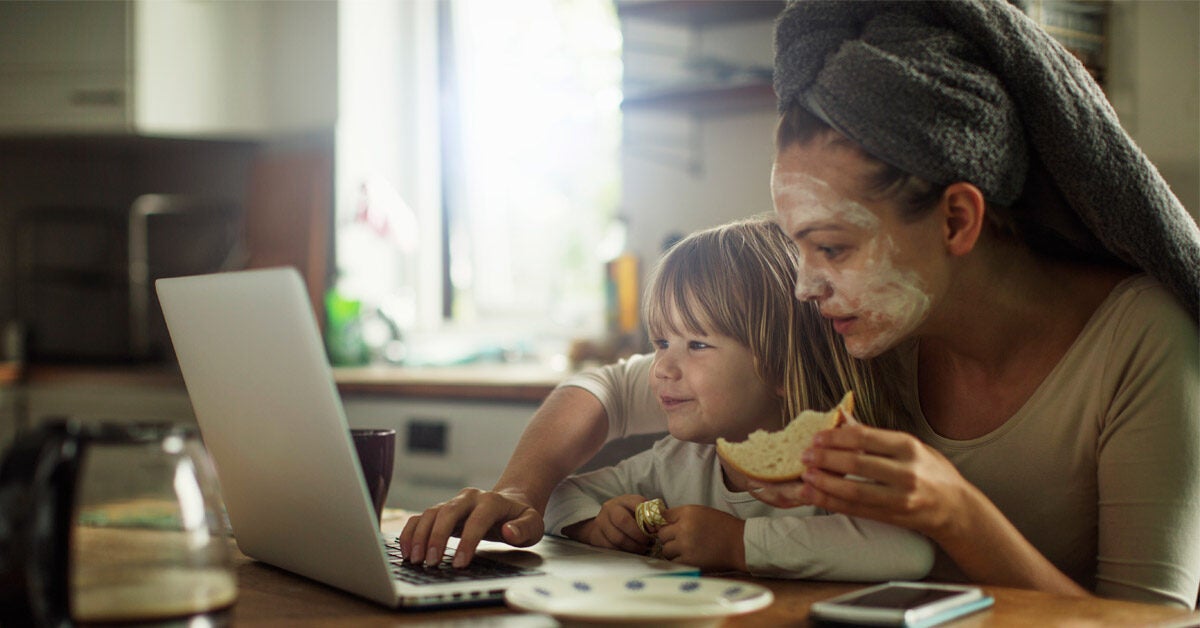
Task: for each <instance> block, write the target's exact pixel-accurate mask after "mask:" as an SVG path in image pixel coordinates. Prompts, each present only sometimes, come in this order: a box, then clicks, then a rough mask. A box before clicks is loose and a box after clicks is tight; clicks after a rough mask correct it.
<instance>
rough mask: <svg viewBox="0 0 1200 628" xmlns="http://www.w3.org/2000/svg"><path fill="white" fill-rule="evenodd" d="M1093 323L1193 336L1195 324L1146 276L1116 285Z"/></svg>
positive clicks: (1175, 302)
mask: <svg viewBox="0 0 1200 628" xmlns="http://www.w3.org/2000/svg"><path fill="white" fill-rule="evenodd" d="M1093 321H1094V322H1095V323H1098V324H1101V325H1106V326H1111V327H1114V328H1115V330H1116V331H1120V330H1125V331H1126V332H1129V331H1133V332H1138V331H1145V330H1152V331H1155V332H1157V333H1165V334H1168V335H1180V336H1183V337H1188V336H1190V337H1195V336H1196V323H1195V322H1194V321H1193V320H1192V317H1191V316H1189V315H1188V313H1187V311H1186V310H1185V309H1184V308H1183V305H1182V304H1181V303H1180V302H1179V300H1178V299H1176V298H1175V296H1174V295H1173V294H1172V293H1171V291H1170V290H1168V289H1167V288H1166V287H1165V286H1163V285H1162V284H1161V283H1159V282H1158V280H1156V279H1154V278H1153V277H1151V276H1149V275H1143V274H1139V275H1133V276H1130V277H1128V278H1126V279H1124V280H1123V281H1121V282H1120V283H1118V284H1117V285H1116V286H1115V287H1114V288H1113V289H1112V291H1111V292H1110V293H1109V295H1108V298H1107V299H1105V301H1104V302H1103V303H1102V304H1101V306H1100V308H1099V309H1098V310H1097V312H1096V314H1095V316H1094V317H1093Z"/></svg>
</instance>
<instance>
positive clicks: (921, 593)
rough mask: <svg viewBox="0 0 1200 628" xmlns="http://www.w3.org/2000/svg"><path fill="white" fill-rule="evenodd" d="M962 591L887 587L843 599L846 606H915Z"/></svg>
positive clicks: (901, 607) (900, 607)
mask: <svg viewBox="0 0 1200 628" xmlns="http://www.w3.org/2000/svg"><path fill="white" fill-rule="evenodd" d="M961 594H962V592H961V591H946V590H942V589H926V588H913V587H887V588H886V589H880V590H878V591H873V592H871V593H867V594H866V595H861V596H859V597H856V598H852V599H848V600H843V601H842V602H841V604H844V605H846V606H870V607H874V608H898V609H903V608H915V607H917V606H921V605H922V604H928V603H930V602H936V601H938V600H944V599H946V598H948V597H954V596H956V595H961Z"/></svg>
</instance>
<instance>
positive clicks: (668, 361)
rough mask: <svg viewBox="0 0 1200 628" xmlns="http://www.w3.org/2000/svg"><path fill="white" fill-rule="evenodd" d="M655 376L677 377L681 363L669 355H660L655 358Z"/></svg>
mask: <svg viewBox="0 0 1200 628" xmlns="http://www.w3.org/2000/svg"><path fill="white" fill-rule="evenodd" d="M654 376H655V377H657V378H658V379H675V378H677V377H679V365H678V364H677V363H676V362H675V360H673V359H672V358H670V357H669V356H659V357H658V358H656V359H655V360H654Z"/></svg>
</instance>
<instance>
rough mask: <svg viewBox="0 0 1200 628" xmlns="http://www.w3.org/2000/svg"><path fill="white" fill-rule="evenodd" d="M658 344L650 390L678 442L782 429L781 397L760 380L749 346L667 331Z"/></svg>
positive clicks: (742, 436) (708, 440)
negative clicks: (664, 413)
mask: <svg viewBox="0 0 1200 628" xmlns="http://www.w3.org/2000/svg"><path fill="white" fill-rule="evenodd" d="M675 322H678V321H675ZM654 346H655V351H654V364H653V366H652V368H651V369H650V386H651V388H652V389H653V391H654V395H655V397H656V398H657V399H658V403H659V405H660V406H662V409H663V410H664V411H665V412H666V414H667V427H668V429H669V430H670V431H671V435H672V436H674V437H675V438H678V439H680V440H685V441H690V442H693V443H715V442H716V440H717V437H718V436H722V437H724V438H726V439H729V440H743V439H745V438H746V436H747V435H749V434H750V432H753V431H754V430H756V429H769V430H775V429H779V428H780V427H781V421H780V417H781V415H780V404H781V398H780V396H779V395H778V394H777V393H776V392H775V391H774V390H772V389H771V387H770V386H768V385H767V384H766V383H764V382H763V381H762V380H761V379H760V378H759V377H758V373H757V372H755V370H754V356H753V355H752V354H751V353H750V349H749V348H747V347H746V346H745V345H742V344H741V343H739V342H738V341H736V340H734V339H733V338H730V337H728V336H722V335H719V334H710V335H704V334H689V333H686V332H683V335H680V334H679V333H677V332H665V335H662V336H659V337H656V338H654Z"/></svg>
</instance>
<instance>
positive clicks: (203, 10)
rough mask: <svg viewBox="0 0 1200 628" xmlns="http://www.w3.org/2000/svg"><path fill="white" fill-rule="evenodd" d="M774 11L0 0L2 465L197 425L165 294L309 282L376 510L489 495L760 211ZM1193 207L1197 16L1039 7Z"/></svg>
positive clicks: (1124, 3) (1198, 160)
mask: <svg viewBox="0 0 1200 628" xmlns="http://www.w3.org/2000/svg"><path fill="white" fill-rule="evenodd" d="M782 6H783V2H782V1H777V0H734V1H729V0H726V1H718V0H666V1H661V0H642V1H636V0H617V1H616V2H614V1H613V0H506V1H504V2H493V1H490V0H440V1H439V0H396V1H387V0H340V1H335V0H303V1H289V0H263V1H259V0H240V1H239V0H89V1H57V2H53V1H19V0H7V1H3V2H0V42H2V45H0V242H2V244H0V323H3V333H4V335H3V355H2V357H3V363H2V367H0V381H2V382H3V388H2V393H0V394H2V395H3V396H2V397H0V401H2V405H0V447H3V446H4V444H6V443H7V442H8V440H9V439H11V438H12V435H13V434H14V433H16V432H17V431H18V430H21V429H27V428H28V427H29V426H30V425H32V424H34V423H36V422H37V421H38V420H41V419H42V418H43V417H47V416H54V415H72V416H78V417H81V418H85V419H117V420H154V421H161V420H168V421H191V420H194V418H193V417H192V414H191V408H190V404H189V403H188V401H187V396H186V392H185V391H184V389H183V385H182V379H181V378H180V376H179V373H178V369H177V368H176V367H175V366H174V358H173V355H172V353H171V349H170V343H169V340H168V338H167V336H166V334H165V330H164V328H163V325H162V322H161V314H160V313H159V312H158V309H157V307H158V306H157V303H156V299H155V297H154V291H153V281H154V279H156V278H158V277H163V276H172V275H180V274H193V273H199V272H213V271H218V270H229V269H238V268H253V267H264V266H275V265H281V264H287V265H292V266H295V267H296V268H298V269H299V270H300V272H301V273H302V274H303V276H304V277H305V280H306V282H307V285H308V288H309V292H310V296H311V298H312V303H313V307H314V312H315V313H316V315H317V318H318V320H319V322H320V324H321V325H322V329H323V330H324V333H325V335H326V341H327V345H328V348H329V352H330V358H331V361H332V362H333V363H334V364H335V366H337V368H336V369H335V371H336V373H335V374H336V377H337V380H338V384H339V387H340V389H341V391H342V393H343V397H344V399H345V401H346V408H347V416H348V419H349V421H350V423H351V424H352V425H356V426H364V427H365V426H372V427H378V426H393V427H396V428H397V429H398V431H399V432H400V435H401V439H402V442H401V443H400V444H399V445H398V452H399V453H398V456H399V459H398V461H397V470H396V477H395V479H394V484H393V491H392V492H393V496H395V495H397V494H399V495H401V497H399V498H398V499H393V500H392V504H393V505H403V506H404V507H408V508H413V507H421V506H424V505H427V504H428V503H431V502H433V501H436V500H438V499H442V498H444V497H445V496H448V495H449V494H453V492H454V491H455V490H457V488H459V487H461V486H465V485H480V486H484V485H486V486H490V485H491V482H492V481H493V480H494V478H495V476H496V474H497V473H498V471H499V469H500V468H502V466H503V463H504V461H505V460H506V459H507V455H508V452H509V451H510V450H511V448H512V446H513V445H514V444H515V442H516V438H517V436H518V435H519V433H520V430H521V429H522V427H523V426H524V423H525V421H526V420H527V419H528V417H529V415H530V414H531V413H532V411H533V409H534V408H535V407H536V405H537V403H538V401H539V400H540V399H541V398H542V397H543V396H544V395H545V394H546V393H547V392H548V391H549V390H550V388H551V387H552V386H553V385H554V383H555V382H557V381H558V380H559V379H560V378H561V377H563V376H564V375H565V374H566V373H568V372H570V370H572V369H574V368H578V367H579V366H581V365H586V364H589V363H595V362H598V361H606V360H609V359H612V358H613V357H616V356H620V355H624V354H627V353H629V352H632V351H640V350H643V349H644V348H645V343H644V338H642V335H641V331H640V321H639V320H638V316H637V307H638V295H639V291H640V289H641V284H642V281H643V278H644V276H645V274H646V272H648V270H649V269H650V267H651V266H652V265H653V264H654V262H655V260H656V258H657V256H658V255H659V253H660V252H661V250H662V249H663V248H664V246H666V245H668V244H669V243H670V242H672V241H673V240H674V239H676V238H678V237H680V236H681V235H682V234H685V233H688V232H690V231H693V230H695V229H698V228H703V227H708V226H712V225H716V224H719V223H722V222H725V221H727V220H730V219H732V218H736V217H740V216H746V215H749V214H753V213H757V212H766V211H770V210H771V199H770V192H769V189H768V177H769V172H770V165H771V159H772V153H773V149H772V132H773V127H774V121H775V109H774V106H775V101H774V95H773V93H772V91H771V86H770V76H771V63H772V35H771V31H772V20H773V18H774V16H775V15H777V14H778V12H779V10H780V9H781V8H782ZM1024 6H1025V9H1026V11H1027V12H1028V13H1029V14H1030V15H1031V16H1033V17H1034V18H1035V19H1037V20H1038V21H1039V22H1041V23H1042V24H1043V25H1044V26H1045V27H1046V28H1047V30H1048V31H1049V32H1050V33H1051V34H1052V35H1054V36H1055V37H1056V38H1058V39H1059V40H1060V41H1062V42H1063V43H1064V45H1066V46H1067V47H1068V48H1070V49H1071V50H1072V51H1073V52H1075V53H1076V54H1077V56H1079V57H1080V58H1081V59H1082V60H1084V62H1085V63H1086V64H1087V66H1088V67H1089V69H1090V70H1091V71H1092V73H1093V75H1094V76H1095V77H1096V78H1097V80H1098V81H1100V82H1101V84H1102V86H1103V87H1104V89H1105V91H1106V92H1107V93H1108V95H1109V98H1110V100H1111V102H1112V104H1113V106H1114V107H1115V109H1116V110H1117V112H1118V114H1119V116H1120V118H1121V121H1122V124H1124V125H1125V127H1126V129H1127V130H1128V131H1129V133H1130V134H1131V135H1132V136H1133V137H1134V138H1135V139H1136V140H1137V141H1138V143H1139V144H1140V145H1141V147H1142V148H1143V150H1145V152H1146V153H1147V155H1148V156H1149V157H1150V159H1151V160H1152V161H1153V162H1154V163H1155V164H1156V165H1157V166H1158V168H1159V170H1160V171H1161V172H1162V173H1163V175H1164V176H1165V177H1166V179H1167V181H1168V182H1169V183H1170V184H1171V186H1172V188H1173V189H1174V190H1175V192H1176V194H1177V195H1178V196H1179V198H1180V199H1181V200H1182V201H1183V204H1184V205H1185V206H1186V207H1187V208H1188V210H1189V211H1190V212H1191V213H1192V214H1193V216H1195V215H1196V212H1197V208H1200V2H1197V1H1196V0H1115V1H1111V2H1110V1H1100V0H1084V1H1066V0H1029V1H1028V2H1026V3H1025V5H1024Z"/></svg>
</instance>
